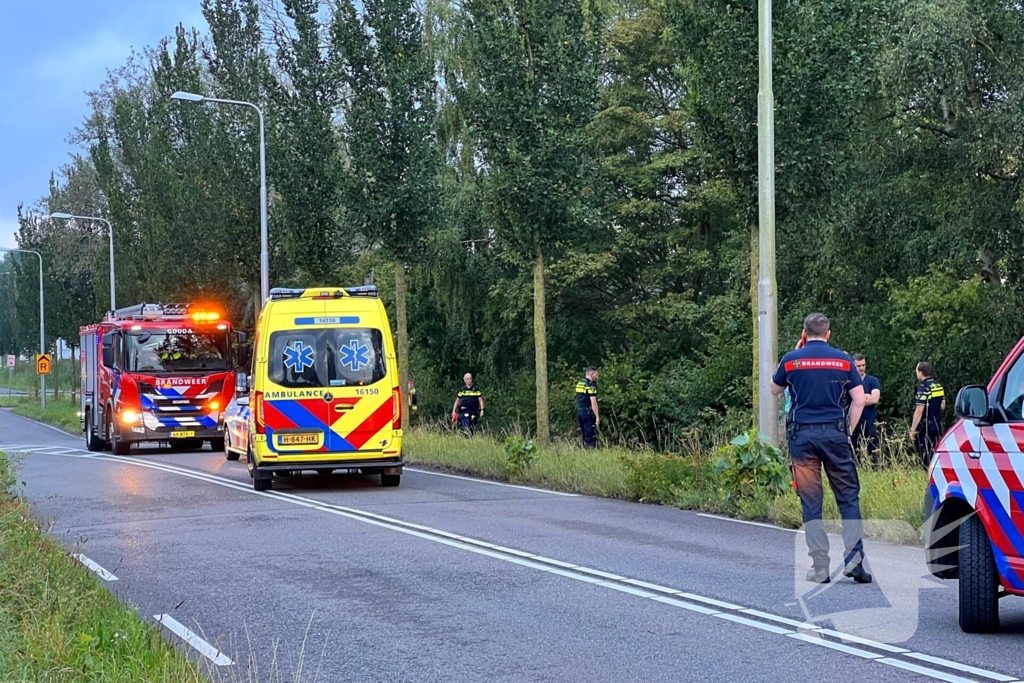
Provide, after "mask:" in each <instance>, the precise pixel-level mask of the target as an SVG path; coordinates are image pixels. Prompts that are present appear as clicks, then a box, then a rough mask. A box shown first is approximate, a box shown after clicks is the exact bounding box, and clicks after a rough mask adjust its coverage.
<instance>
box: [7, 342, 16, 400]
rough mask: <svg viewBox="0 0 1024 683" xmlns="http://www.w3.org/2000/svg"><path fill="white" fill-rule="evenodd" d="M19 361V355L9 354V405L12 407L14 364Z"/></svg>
mask: <svg viewBox="0 0 1024 683" xmlns="http://www.w3.org/2000/svg"><path fill="white" fill-rule="evenodd" d="M17 362H18V357H17V356H12V355H10V354H8V355H7V407H8V408H10V407H11V394H12V393H13V388H14V365H15V364H16V363H17Z"/></svg>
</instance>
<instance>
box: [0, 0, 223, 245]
mask: <svg viewBox="0 0 1024 683" xmlns="http://www.w3.org/2000/svg"><path fill="white" fill-rule="evenodd" d="M199 2H200V0H36V1H35V2H25V1H23V0H0V16H2V19H0V247H12V246H14V233H15V232H16V231H17V210H18V204H19V203H24V204H25V205H26V206H30V205H32V204H34V203H35V202H36V200H38V199H39V198H40V197H42V196H43V195H45V194H46V193H47V187H48V182H49V177H50V172H51V171H53V170H56V169H57V168H59V167H60V166H61V165H63V164H64V163H66V162H67V160H68V156H69V155H70V154H71V153H72V152H75V151H81V150H76V149H75V148H74V147H72V146H71V145H70V144H69V143H68V142H67V138H68V135H69V134H70V133H71V132H72V131H73V130H74V129H75V128H76V127H77V126H78V125H79V124H80V123H81V122H82V121H83V120H84V119H85V117H86V115H87V114H88V98H87V96H86V92H88V91H90V90H94V89H96V88H97V87H98V86H99V85H100V84H101V83H102V82H103V80H104V78H105V76H106V73H107V71H108V70H110V69H114V68H117V67H119V66H121V65H122V64H123V63H124V62H125V60H126V59H127V58H128V56H129V54H130V53H131V51H132V48H135V49H137V50H139V49H142V48H144V47H146V46H150V45H154V44H156V42H157V41H159V40H160V39H161V38H162V37H164V36H168V35H171V34H172V33H173V32H174V27H175V26H176V25H177V24H179V23H183V24H185V25H186V26H200V27H204V28H205V26H206V24H205V22H204V21H203V18H202V14H201V12H200V10H199Z"/></svg>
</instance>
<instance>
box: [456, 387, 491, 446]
mask: <svg viewBox="0 0 1024 683" xmlns="http://www.w3.org/2000/svg"><path fill="white" fill-rule="evenodd" d="M462 381H463V382H464V383H465V386H463V387H461V388H460V389H459V394H458V396H456V398H455V405H453V406H452V422H456V421H458V423H459V428H460V429H461V430H462V431H463V432H464V433H465V434H466V435H467V436H472V434H473V432H474V431H476V423H477V422H479V421H480V418H482V417H483V416H484V397H483V394H481V393H480V390H479V389H477V388H476V385H475V384H473V375H471V374H470V373H468V372H467V373H466V374H465V375H464V376H463V378H462Z"/></svg>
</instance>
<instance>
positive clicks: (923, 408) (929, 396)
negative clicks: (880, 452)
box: [910, 361, 946, 467]
mask: <svg viewBox="0 0 1024 683" xmlns="http://www.w3.org/2000/svg"><path fill="white" fill-rule="evenodd" d="M934 375H935V368H933V367H932V364H931V363H929V362H927V361H925V362H923V363H918V364H917V381H918V382H920V384H918V385H917V390H916V391H915V392H914V419H913V420H912V422H911V425H910V435H911V436H912V437H913V438H914V448H915V449H916V450H917V455H918V456H919V457H920V458H921V462H922V463H923V464H924V466H925V467H928V465H929V463H931V459H932V453H934V452H935V444H937V443H938V442H939V438H940V437H941V436H942V411H944V410H945V409H946V392H945V390H943V388H942V385H941V384H939V383H938V382H936V381H935V377H934Z"/></svg>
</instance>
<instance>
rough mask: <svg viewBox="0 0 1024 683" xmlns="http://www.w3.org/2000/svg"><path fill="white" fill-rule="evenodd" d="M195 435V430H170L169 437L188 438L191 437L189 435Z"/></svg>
mask: <svg viewBox="0 0 1024 683" xmlns="http://www.w3.org/2000/svg"><path fill="white" fill-rule="evenodd" d="M195 435H196V433H195V432H183V431H177V432H171V438H172V439H189V438H191V437H193V436H195Z"/></svg>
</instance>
